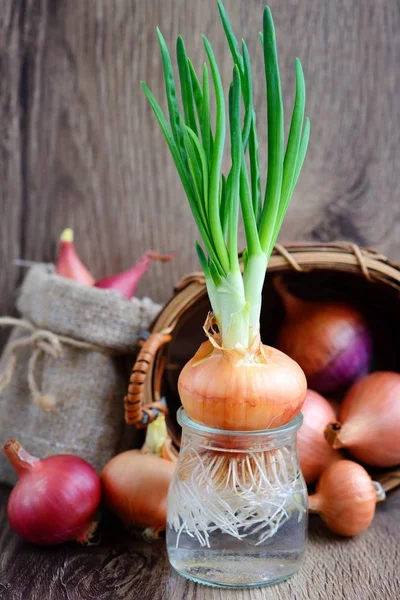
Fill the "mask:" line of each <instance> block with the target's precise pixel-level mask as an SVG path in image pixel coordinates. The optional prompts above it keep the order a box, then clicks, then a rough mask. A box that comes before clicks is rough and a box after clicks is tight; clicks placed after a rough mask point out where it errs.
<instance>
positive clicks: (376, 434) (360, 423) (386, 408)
mask: <svg viewBox="0 0 400 600" xmlns="http://www.w3.org/2000/svg"><path fill="white" fill-rule="evenodd" d="M339 421H340V422H339V423H337V422H334V423H331V424H329V425H328V427H327V428H326V431H325V436H326V438H327V440H328V441H329V442H330V443H331V444H332V447H333V448H348V449H349V452H351V455H352V456H354V458H356V459H357V460H359V461H361V462H365V463H367V464H369V465H374V466H376V467H391V466H394V465H398V464H399V463H400V433H399V432H400V374H399V373H392V372H390V371H381V372H377V373H371V375H368V376H367V377H363V378H362V379H360V381H357V382H356V383H355V384H354V385H353V386H352V387H351V389H350V390H349V391H348V392H347V394H346V396H345V397H344V399H343V401H342V403H341V405H340V411H339Z"/></svg>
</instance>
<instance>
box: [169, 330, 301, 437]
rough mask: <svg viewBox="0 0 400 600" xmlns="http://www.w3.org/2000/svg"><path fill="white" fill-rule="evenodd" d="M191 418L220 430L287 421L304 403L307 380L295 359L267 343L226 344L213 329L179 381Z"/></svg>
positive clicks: (183, 400)
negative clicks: (240, 345) (228, 345)
mask: <svg viewBox="0 0 400 600" xmlns="http://www.w3.org/2000/svg"><path fill="white" fill-rule="evenodd" d="M178 389H179V396H180V399H181V402H182V405H183V407H184V409H185V411H186V412H187V414H188V415H189V417H190V418H191V419H193V420H194V421H197V422H198V423H202V424H203V425H208V426H210V427H214V428H216V429H225V430H233V431H238V430H239V431H240V430H242V431H252V430H257V429H268V428H273V427H280V426H282V425H285V424H286V423H288V422H289V421H291V419H293V418H294V417H295V416H296V414H297V413H298V412H299V410H300V409H301V407H302V404H303V402H304V397H305V394H306V390H307V382H306V379H305V377H304V373H303V371H302V370H301V369H300V367H299V365H298V364H296V363H295V362H294V361H293V360H292V359H291V358H289V357H288V356H286V354H283V352H280V351H279V350H276V349H275V348H272V347H270V346H264V345H263V344H262V343H261V341H260V338H259V336H258V338H257V339H256V340H255V342H254V344H253V345H252V347H251V348H234V349H229V350H228V349H226V348H223V347H222V346H221V345H220V339H219V337H218V334H217V335H215V336H213V335H212V334H209V341H207V342H204V343H203V344H201V346H200V348H199V349H198V351H197V352H196V354H195V355H194V357H193V358H192V359H191V360H190V361H189V362H188V363H187V364H186V365H185V366H184V368H183V369H182V371H181V373H180V376H179V380H178Z"/></svg>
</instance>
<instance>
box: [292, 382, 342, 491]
mask: <svg viewBox="0 0 400 600" xmlns="http://www.w3.org/2000/svg"><path fill="white" fill-rule="evenodd" d="M301 412H302V414H303V425H302V426H301V427H300V429H299V432H298V434H297V452H298V455H299V459H300V466H301V470H302V472H303V476H304V479H305V480H306V483H312V482H313V481H315V480H316V479H318V477H319V476H320V475H321V474H322V472H323V470H324V469H326V467H328V466H329V465H330V464H331V463H333V462H335V461H336V460H339V459H340V454H339V452H336V451H335V450H333V448H332V447H331V446H330V445H329V444H328V442H327V441H326V439H325V437H324V429H325V427H326V426H327V424H328V423H329V422H330V421H332V419H335V418H336V417H335V412H334V410H333V408H332V407H331V405H330V404H329V402H328V401H327V400H325V398H323V397H322V396H320V394H317V392H313V391H312V390H307V394H306V399H305V401H304V404H303V408H302V409H301Z"/></svg>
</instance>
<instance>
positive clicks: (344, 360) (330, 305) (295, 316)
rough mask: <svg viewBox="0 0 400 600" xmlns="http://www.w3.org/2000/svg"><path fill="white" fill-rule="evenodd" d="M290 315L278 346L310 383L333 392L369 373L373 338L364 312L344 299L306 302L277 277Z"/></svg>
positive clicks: (322, 391)
mask: <svg viewBox="0 0 400 600" xmlns="http://www.w3.org/2000/svg"><path fill="white" fill-rule="evenodd" d="M274 284H275V287H276V289H277V291H278V293H279V295H280V297H281V299H282V302H283V304H284V307H285V311H286V316H285V321H284V323H283V325H282V328H281V330H280V332H279V336H278V340H277V346H278V348H279V349H280V350H282V352H285V353H286V354H288V355H289V356H290V357H291V358H293V360H295V361H296V362H297V363H298V364H299V365H300V367H301V368H302V369H303V371H304V373H305V375H306V377H307V382H308V385H309V387H310V388H311V389H313V390H316V391H317V392H320V393H321V394H327V393H333V392H336V391H338V390H340V389H342V388H343V387H345V386H347V385H350V384H351V383H352V382H353V381H355V380H356V379H358V378H359V377H360V376H362V375H364V374H365V373H367V371H368V368H369V365H370V362H371V351H372V341H371V334H370V331H369V328H368V326H367V323H366V322H365V320H364V318H363V317H362V315H361V314H360V313H359V312H358V311H357V310H356V309H355V308H352V307H351V306H348V305H347V304H344V303H342V302H308V301H307V302H306V301H304V300H300V299H299V298H295V297H294V296H293V295H292V294H291V293H289V292H288V291H287V289H286V288H285V287H284V286H283V284H282V282H281V280H280V278H276V279H275V281H274Z"/></svg>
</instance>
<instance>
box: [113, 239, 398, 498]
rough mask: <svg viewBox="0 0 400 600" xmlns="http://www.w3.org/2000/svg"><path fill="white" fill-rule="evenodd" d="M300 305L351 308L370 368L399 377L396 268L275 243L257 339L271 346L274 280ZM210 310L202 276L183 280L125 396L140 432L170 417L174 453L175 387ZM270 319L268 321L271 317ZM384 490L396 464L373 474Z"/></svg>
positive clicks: (278, 311) (277, 314)
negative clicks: (368, 340)
mask: <svg viewBox="0 0 400 600" xmlns="http://www.w3.org/2000/svg"><path fill="white" fill-rule="evenodd" d="M278 273H279V274H283V275H284V278H285V282H286V284H287V285H288V286H289V288H290V289H292V290H293V291H294V292H295V293H296V295H298V296H299V297H303V298H305V299H315V300H317V299H318V300H321V299H330V300H332V299H336V300H342V301H345V302H348V303H349V304H352V305H353V306H356V307H357V308H358V309H359V310H360V311H361V312H362V313H363V314H364V316H365V318H366V319H367V321H368V323H369V326H370V328H371V332H372V337H373V341H374V349H375V350H374V356H373V370H383V369H384V370H392V371H398V372H400V342H399V340H400V319H399V317H398V315H399V309H400V295H399V292H400V266H398V265H395V264H393V263H391V262H390V261H389V260H388V259H387V258H386V257H384V256H382V255H381V254H378V253H377V252H375V251H373V250H368V249H362V248H359V247H358V246H356V245H355V244H349V243H345V242H335V243H330V244H313V243H309V242H306V243H295V244H288V245H285V246H281V245H276V246H275V249H274V252H273V254H272V256H271V259H270V262H269V265H268V274H267V278H266V282H265V285H264V291H263V294H264V298H263V309H262V313H261V337H262V340H263V342H264V343H267V344H270V345H274V341H275V339H276V335H277V332H278V330H279V326H280V323H281V321H282V318H283V307H282V303H281V301H280V299H279V298H278V296H277V294H276V292H275V290H274V288H273V286H272V280H273V275H274V274H278ZM209 309H210V305H209V302H208V298H207V293H206V287H205V280H204V275H203V274H202V273H192V274H190V275H187V276H185V277H184V278H183V279H182V280H181V281H180V282H179V284H178V285H177V286H176V288H175V295H174V296H173V297H172V299H171V300H170V302H169V303H168V304H167V305H166V306H165V308H164V310H163V311H162V312H161V313H160V315H159V317H158V318H157V320H156V322H155V323H154V324H153V327H152V329H151V333H149V334H148V335H147V336H144V337H145V338H146V337H147V339H144V340H143V347H142V350H141V352H140V354H139V356H138V359H137V361H136V364H135V365H134V367H133V370H132V375H131V380H130V386H129V390H128V393H127V396H126V397H125V419H126V422H127V423H128V424H131V425H135V426H136V427H137V428H138V429H143V428H145V427H146V425H147V424H148V423H149V422H151V421H152V420H153V419H154V418H155V417H156V416H157V415H158V414H159V412H160V411H163V412H166V413H167V424H168V431H169V433H170V436H171V438H172V440H173V443H174V445H175V448H176V449H178V448H179V444H180V429H179V426H178V424H177V422H176V419H175V415H176V411H177V409H178V408H179V406H180V401H179V395H178V391H177V381H178V376H179V373H180V370H181V369H182V367H183V365H184V364H185V363H186V362H187V361H188V360H189V358H190V357H192V356H193V354H194V353H195V351H196V350H197V348H198V347H199V345H200V343H201V342H202V341H204V333H203V330H202V325H203V323H204V320H205V317H206V314H207V312H208V310H209ZM271 315H273V317H271ZM373 475H374V479H379V480H380V481H381V483H382V485H383V487H384V489H385V490H386V491H388V490H390V489H392V488H394V487H396V486H397V485H400V466H399V468H398V469H391V470H390V471H382V470H381V471H378V472H377V471H375V472H374V473H373Z"/></svg>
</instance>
